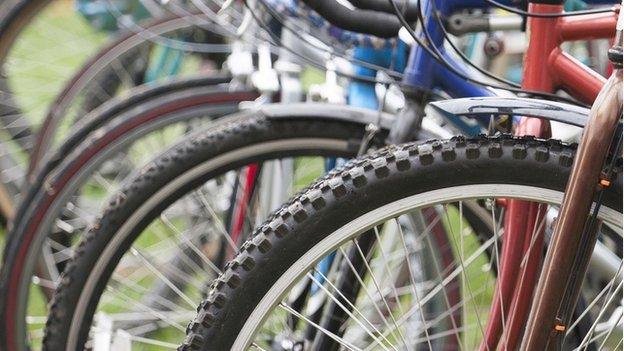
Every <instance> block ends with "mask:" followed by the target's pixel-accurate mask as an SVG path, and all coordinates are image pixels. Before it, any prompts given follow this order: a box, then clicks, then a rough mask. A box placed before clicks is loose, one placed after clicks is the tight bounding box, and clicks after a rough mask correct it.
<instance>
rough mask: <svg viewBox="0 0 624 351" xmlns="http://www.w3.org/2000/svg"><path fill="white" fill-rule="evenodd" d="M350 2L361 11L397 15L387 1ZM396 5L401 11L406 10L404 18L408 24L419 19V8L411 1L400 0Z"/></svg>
mask: <svg viewBox="0 0 624 351" xmlns="http://www.w3.org/2000/svg"><path fill="white" fill-rule="evenodd" d="M349 2H350V3H351V4H352V5H353V6H355V7H357V8H358V9H361V10H372V11H377V12H385V13H389V14H391V15H395V14H396V12H395V11H394V7H393V6H392V5H391V4H390V3H389V2H388V1H387V0H349ZM406 2H407V3H406ZM396 4H397V7H398V8H399V9H402V10H403V9H404V11H403V16H404V17H405V19H406V20H407V21H408V22H412V21H416V20H417V19H418V12H417V11H418V8H417V7H416V6H415V5H414V4H410V2H409V0H407V1H404V0H398V1H396Z"/></svg>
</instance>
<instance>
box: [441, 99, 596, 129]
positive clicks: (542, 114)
mask: <svg viewBox="0 0 624 351" xmlns="http://www.w3.org/2000/svg"><path fill="white" fill-rule="evenodd" d="M430 105H431V107H433V109H432V110H433V111H434V113H437V114H440V115H441V116H442V117H445V118H448V117H459V116H465V117H484V116H501V115H508V116H526V117H535V118H543V119H547V120H550V121H556V122H561V123H565V124H569V125H573V126H576V127H584V126H585V123H586V122H587V119H588V116H589V109H588V108H585V107H581V106H576V105H572V104H567V103H562V102H556V101H549V100H542V99H529V98H517V97H472V98H461V99H451V100H443V101H435V102H432V103H430Z"/></svg>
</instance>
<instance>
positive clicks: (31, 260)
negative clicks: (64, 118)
mask: <svg viewBox="0 0 624 351" xmlns="http://www.w3.org/2000/svg"><path fill="white" fill-rule="evenodd" d="M196 81H197V80H196ZM214 81H216V80H215V79H213V82H214ZM217 81H218V80H217ZM204 82H205V81H204ZM191 83H194V82H191ZM176 84H177V85H180V83H176ZM176 84H174V87H175V85H176ZM154 90H156V92H154ZM158 90H161V91H160V92H158ZM142 95H143V96H142V98H135V99H130V100H135V101H134V103H130V104H128V103H126V102H124V101H122V102H121V103H118V104H111V105H112V106H108V105H105V106H103V109H102V111H101V114H95V115H94V116H91V117H90V118H89V121H90V122H91V123H89V125H88V126H86V127H85V130H84V131H82V130H79V131H77V132H76V135H75V136H72V137H70V138H69V140H68V144H72V143H73V146H72V145H68V146H67V147H61V149H60V151H59V152H58V153H57V154H56V155H55V157H52V158H51V160H50V161H49V162H48V164H50V167H44V169H43V170H42V174H41V176H40V177H38V182H37V187H36V188H33V189H31V190H30V191H29V193H28V195H27V196H26V197H27V199H28V201H27V202H24V203H22V207H21V208H20V209H19V213H20V214H21V216H20V217H19V218H20V220H19V221H17V222H16V223H15V225H14V227H13V229H12V230H11V232H10V233H9V234H10V235H9V239H8V242H7V246H6V247H5V257H4V266H3V271H2V280H1V282H0V283H1V285H0V289H1V291H2V294H3V296H6V299H3V301H2V305H1V306H0V316H1V317H2V319H3V320H6V321H10V322H7V323H5V324H3V325H4V326H5V327H6V328H2V330H0V337H2V341H3V344H4V345H7V347H8V348H9V349H11V350H24V349H25V348H26V345H27V344H26V343H27V340H28V337H27V335H28V336H30V337H31V338H33V339H35V340H36V339H40V338H41V336H42V331H41V329H42V324H43V323H44V321H45V317H44V316H45V314H46V313H47V312H46V307H45V301H46V298H45V296H44V294H46V293H47V294H48V296H49V295H51V292H52V291H53V289H54V286H55V284H56V282H57V279H58V269H60V268H61V269H62V266H63V265H64V262H65V261H67V260H68V259H69V257H70V256H68V255H71V250H72V243H73V242H74V241H75V240H78V238H79V237H80V236H81V234H82V233H83V232H84V230H85V228H86V227H87V223H88V222H89V221H90V220H92V219H93V218H94V217H95V215H96V213H97V212H98V210H99V208H100V206H101V204H102V202H103V200H104V199H105V198H106V195H107V194H108V193H111V192H114V191H115V190H116V189H117V188H118V187H119V185H120V184H121V183H122V182H123V181H124V179H126V178H128V177H129V176H130V175H131V174H132V173H133V172H135V171H136V170H137V169H139V168H140V167H141V166H142V165H143V164H144V163H145V162H146V161H147V159H149V158H150V157H151V155H153V154H154V153H156V152H158V151H159V150H164V149H165V148H166V147H167V145H171V144H172V143H174V142H175V141H176V140H179V138H181V137H182V136H184V135H185V134H187V133H189V132H191V131H192V130H194V129H197V128H198V127H200V126H202V125H207V123H208V122H210V121H211V120H212V119H214V118H217V117H220V116H223V115H225V114H229V113H233V112H235V111H237V110H238V104H239V103H240V102H242V101H249V100H253V99H254V98H255V97H257V94H256V93H254V92H249V91H229V87H228V85H223V86H220V85H216V86H213V87H208V86H199V87H192V84H191V87H190V88H185V89H178V90H176V89H173V90H172V91H167V90H166V89H165V88H162V87H159V88H154V89H148V91H147V92H143V94H142ZM136 100H139V101H136ZM104 107H105V108H104ZM105 122H106V123H105ZM94 126H95V127H97V128H95V129H92V127H94ZM89 131H90V132H89ZM77 141H80V143H77ZM70 146H71V147H70ZM31 287H37V289H31ZM42 293H43V294H42ZM28 330H30V331H28ZM37 331H38V334H37ZM37 335H38V336H37Z"/></svg>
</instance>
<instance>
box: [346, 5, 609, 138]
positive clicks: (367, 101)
mask: <svg viewBox="0 0 624 351" xmlns="http://www.w3.org/2000/svg"><path fill="white" fill-rule="evenodd" d="M433 1H435V4H434V3H433ZM500 2H501V3H503V4H504V5H508V6H514V5H516V4H514V3H513V1H512V0H502V1H500ZM588 2H589V3H592V4H609V3H614V1H613V0H611V1H608V0H590V1H588ZM434 5H435V6H434ZM487 8H489V6H488V3H487V2H485V1H484V0H421V9H422V12H423V18H424V19H425V27H426V29H427V31H428V32H429V35H430V37H431V40H432V43H433V44H434V46H435V47H436V48H437V51H439V52H440V53H441V55H442V60H444V61H445V62H446V63H447V64H448V65H450V66H452V67H453V68H454V69H455V70H456V71H458V72H460V73H462V74H463V75H465V76H468V77H470V78H474V79H476V80H479V79H482V78H481V77H479V76H475V74H474V73H473V72H472V71H471V70H468V69H467V66H466V64H465V63H464V62H461V61H458V60H457V59H456V58H455V56H453V55H450V54H449V53H448V52H447V50H446V48H445V47H444V42H445V38H444V33H443V31H442V28H440V25H439V23H438V21H437V19H436V17H435V16H436V15H435V13H434V10H437V12H438V14H439V16H440V17H441V18H446V17H449V16H450V15H452V14H453V13H455V12H457V11H460V10H464V9H487ZM421 37H423V39H424V36H423V35H421ZM399 43H401V42H400V41H399ZM396 53H397V55H398V56H401V55H404V53H405V51H404V50H401V49H400V48H399V49H398V50H396ZM391 55H392V50H388V49H382V50H375V49H370V48H358V49H356V50H355V52H354V58H356V59H359V60H362V61H366V62H369V63H372V64H376V65H379V66H383V67H385V68H389V67H390V63H391V62H393V61H392V59H391V58H390V56H391ZM403 61H404V60H403ZM393 63H394V64H395V66H394V67H393V68H394V69H395V70H396V71H399V72H401V71H402V68H403V66H402V65H401V63H402V61H401V60H400V59H397V60H395V61H394V62H393ZM403 72H404V76H403V84H404V85H407V86H410V87H413V88H414V89H416V90H421V91H443V92H445V93H446V94H448V95H449V96H450V97H452V98H462V97H476V96H494V95H496V94H495V92H494V91H493V90H490V89H488V88H486V87H484V86H481V85H477V84H473V83H470V82H468V81H466V80H465V79H463V78H462V77H460V76H458V75H457V74H455V73H454V72H452V71H450V70H449V69H448V68H447V67H445V66H444V65H442V64H440V63H439V62H438V61H437V60H436V59H435V58H433V57H432V56H431V55H430V54H429V53H428V52H426V51H425V50H424V49H423V48H421V47H420V46H419V45H414V46H413V47H412V48H411V50H410V53H409V58H408V59H407V62H406V63H405V69H404V71H403ZM355 73H357V74H360V75H365V76H369V77H371V76H372V77H374V76H375V72H374V71H373V70H371V69H368V68H364V67H361V66H356V72H355ZM349 102H350V104H351V102H354V105H356V106H359V107H368V108H377V98H376V96H375V86H374V84H372V83H366V82H352V83H350V88H349ZM451 122H453V123H454V124H455V125H456V127H458V128H459V129H460V130H461V131H462V132H464V133H465V134H468V135H474V134H478V133H479V132H480V131H481V126H480V125H479V124H476V123H468V122H466V121H465V120H461V119H456V120H453V121H451Z"/></svg>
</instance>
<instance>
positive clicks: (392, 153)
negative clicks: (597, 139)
mask: <svg viewBox="0 0 624 351" xmlns="http://www.w3.org/2000/svg"><path fill="white" fill-rule="evenodd" d="M574 153H575V147H574V146H570V145H566V144H562V143H560V142H557V141H553V140H548V141H546V140H539V139H535V138H532V137H525V138H516V137H510V136H497V137H482V138H476V139H466V138H463V137H456V138H453V139H451V140H447V141H430V142H427V143H425V144H421V145H419V144H416V143H409V144H404V145H400V146H392V147H388V148H386V149H383V150H381V151H380V152H377V153H375V154H374V155H371V156H365V157H362V158H359V159H357V160H355V161H353V162H350V163H349V164H348V165H347V166H345V167H344V168H343V169H342V170H341V171H339V172H335V173H333V175H332V176H331V177H329V178H328V179H324V180H321V181H319V182H316V183H315V184H314V185H313V186H311V187H310V188H309V189H308V190H306V191H304V192H302V193H300V194H299V195H297V196H296V197H295V198H294V199H293V200H292V201H290V202H289V203H287V204H285V205H284V206H283V207H282V208H281V209H280V210H279V211H277V212H276V213H275V214H274V216H273V217H272V218H270V219H268V220H267V222H266V223H265V224H264V225H263V226H261V227H259V229H257V230H256V232H255V233H254V236H253V238H252V239H250V240H249V241H247V242H246V243H245V244H244V245H243V246H242V248H241V252H240V253H239V254H238V256H237V257H236V258H235V259H233V260H232V261H231V262H230V263H229V264H228V265H227V269H226V271H225V272H224V273H223V274H222V275H221V276H220V277H219V278H218V279H217V280H216V281H215V282H213V284H212V285H211V290H210V292H209V294H208V298H207V299H206V300H204V301H203V302H202V303H201V304H200V305H199V307H198V315H197V317H196V318H195V320H194V321H193V322H192V323H191V324H189V326H188V329H187V332H188V336H187V338H186V341H185V343H184V345H183V346H181V347H180V348H179V349H180V350H230V349H235V350H244V349H247V348H249V347H250V346H258V347H260V348H265V347H269V348H270V347H271V346H270V344H268V346H267V344H266V343H264V340H265V339H263V338H267V339H269V338H270V336H271V335H272V334H271V332H272V329H271V326H273V327H276V326H275V325H272V324H270V323H269V322H271V321H273V319H271V318H274V317H275V318H278V319H276V320H275V322H273V323H279V317H280V316H283V315H284V314H292V315H296V314H295V312H296V311H294V312H293V309H292V308H290V309H289V307H288V306H287V305H286V304H285V302H283V300H282V299H283V298H284V296H289V294H288V292H289V289H290V288H292V287H293V286H298V285H297V282H298V280H299V279H300V278H304V277H306V272H310V271H311V270H312V269H313V267H314V264H315V262H317V261H318V260H320V259H322V258H323V257H327V255H329V254H330V253H332V252H335V250H337V248H338V247H341V246H340V245H343V244H345V243H346V244H345V245H347V244H351V245H352V246H353V245H355V242H356V241H354V240H355V238H356V237H357V236H358V235H359V233H362V232H367V231H368V230H370V229H371V228H375V229H377V228H378V227H377V226H378V225H379V226H381V225H382V224H383V223H384V221H385V220H386V218H391V217H393V216H399V215H401V214H403V213H405V212H408V211H409V210H411V209H415V208H422V207H426V206H441V205H439V204H440V203H446V202H450V203H455V204H456V203H457V202H460V203H461V200H462V199H466V200H470V199H473V198H481V197H484V198H489V197H492V198H495V197H502V198H511V197H515V198H522V199H526V200H534V201H540V202H546V203H555V204H556V203H560V201H561V199H562V197H563V191H564V189H565V185H566V181H567V179H568V176H569V173H570V169H571V165H572V162H573V157H574ZM621 173H622V170H621V168H620V169H619V170H618V177H617V181H616V183H615V184H614V186H612V187H610V188H609V189H608V191H607V192H606V193H605V197H604V202H603V207H602V210H601V213H600V217H601V218H602V219H603V220H604V221H605V223H611V224H613V225H617V226H618V227H619V228H621V220H622V214H621V213H622V193H621V190H622V178H621ZM460 218H461V217H460ZM382 228H383V227H380V228H379V230H381V229H382ZM462 234H463V233H462ZM350 240H353V241H350ZM494 242H496V241H494ZM540 249H541V248H540ZM620 259H621V258H620ZM372 264H373V263H371V265H372ZM481 268H482V267H481ZM481 268H479V269H481ZM371 272H372V271H371ZM367 277H370V275H369V276H367ZM616 277H617V273H616ZM372 279H373V281H374V279H375V278H374V277H373V278H372ZM477 282H480V283H483V281H481V280H477ZM480 283H477V285H481V284H480ZM70 284H71V283H70ZM370 284H371V285H372V283H370ZM616 284H618V283H616ZM383 286H384V287H385V286H386V285H383ZM477 288H479V286H477V287H473V289H477ZM327 289H329V286H328V288H327ZM468 290H469V289H468ZM334 294H335V293H334ZM380 294H381V292H380ZM61 296H62V297H64V296H63V295H61ZM376 296H377V295H376ZM421 298H422V295H421ZM417 299H418V294H416V299H412V302H413V304H414V305H416V302H414V300H417ZM280 301H282V302H281V303H280ZM358 301H359V300H358ZM366 301H368V300H366ZM343 303H344V302H343ZM345 305H346V303H345ZM407 307H409V306H407ZM419 307H420V306H419ZM273 309H275V310H276V312H275V314H271V312H272V311H273ZM415 310H420V309H419V308H417V309H415ZM410 311H411V310H410ZM485 311H487V309H486V310H485ZM280 313H281V314H280ZM389 313H390V314H392V311H390V312H389ZM406 315H407V313H406ZM296 316H297V317H298V318H304V317H302V316H301V315H296ZM400 317H402V316H401V315H398V316H397V317H396V318H397V319H400ZM358 318H359V317H358ZM393 318H394V317H393ZM423 318H425V317H424V316H423ZM388 319H390V318H388ZM400 320H402V319H400ZM265 322H266V323H267V324H269V325H268V326H267V327H266V328H262V326H263V324H264V323H265ZM362 323H364V324H365V325H368V324H366V320H364V321H363V322H362ZM390 323H392V322H390ZM279 325H280V324H277V327H276V329H277V330H280V327H279ZM371 325H372V324H371ZM424 329H425V330H426V328H424ZM382 330H385V329H382ZM320 332H322V331H319V333H320ZM255 333H258V339H254V337H255V336H256V334H255ZM276 333H277V332H276ZM421 333H422V331H421ZM456 333H459V332H458V331H456ZM372 334H374V335H376V336H377V337H378V338H382V337H383V333H380V334H379V335H378V334H376V332H375V331H374V330H373V332H372ZM415 334H418V333H416V332H414V333H412V334H410V335H415ZM476 334H477V336H479V334H478V330H477V332H476ZM286 335H291V334H288V333H286ZM292 335H297V334H292ZM386 335H387V334H386ZM392 336H394V338H390V339H385V340H382V341H383V343H386V342H387V343H386V344H385V348H387V349H392V347H397V346H399V347H400V345H401V344H400V340H399V337H398V336H397V335H396V333H395V334H392ZM333 337H335V335H334V336H331V335H328V336H326V338H329V339H331V341H333V343H334V347H344V348H347V349H349V348H352V345H353V344H349V343H348V342H349V341H350V342H353V343H357V342H360V341H359V340H356V339H353V340H347V339H343V340H344V343H343V342H341V341H340V338H333ZM332 338H333V339H332ZM428 339H429V338H427V340H424V338H423V340H422V341H419V342H420V344H417V345H416V346H418V345H420V346H422V347H425V348H426V347H427V343H426V342H427V341H428ZM290 341H292V340H290ZM296 341H297V340H294V341H293V342H296ZM477 341H478V340H477ZM261 342H262V343H261ZM362 342H366V340H364V341H362ZM393 342H396V344H399V345H396V344H393ZM383 343H381V344H383ZM364 345H369V346H370V345H371V344H364ZM372 345H375V344H372ZM376 345H377V347H380V346H379V345H380V343H377V344H376ZM356 346H359V344H357V345H356ZM412 346H414V345H412ZM416 346H415V347H416ZM429 347H431V346H429ZM473 347H478V343H477V344H476V346H473ZM353 348H354V349H358V347H354V346H353ZM362 348H365V347H362ZM380 348H381V347H380Z"/></svg>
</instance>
